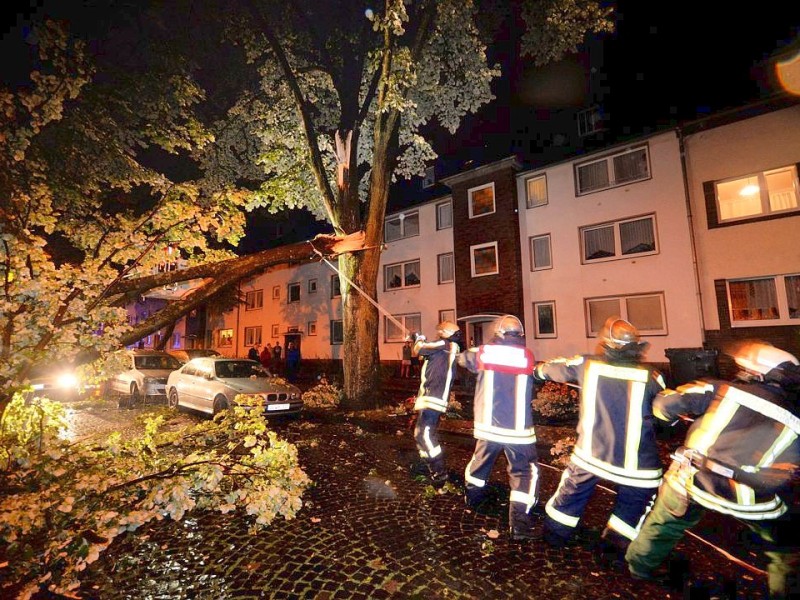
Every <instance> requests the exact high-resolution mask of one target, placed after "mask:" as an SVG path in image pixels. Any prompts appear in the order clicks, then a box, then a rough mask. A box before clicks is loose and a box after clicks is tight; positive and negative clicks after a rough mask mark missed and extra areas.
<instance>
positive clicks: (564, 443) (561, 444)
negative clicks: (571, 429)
mask: <svg viewBox="0 0 800 600" xmlns="http://www.w3.org/2000/svg"><path fill="white" fill-rule="evenodd" d="M576 441H577V438H575V437H572V436H570V437H565V438H561V439H560V440H556V443H555V444H553V447H552V448H550V454H551V455H552V456H555V458H554V459H553V464H554V465H557V466H559V467H566V466H567V463H569V457H570V456H571V455H572V449H573V448H574V447H575V442H576Z"/></svg>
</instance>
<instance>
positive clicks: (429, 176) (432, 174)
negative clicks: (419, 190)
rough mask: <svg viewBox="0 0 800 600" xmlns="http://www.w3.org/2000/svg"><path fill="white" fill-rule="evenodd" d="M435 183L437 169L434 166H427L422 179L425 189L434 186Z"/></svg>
mask: <svg viewBox="0 0 800 600" xmlns="http://www.w3.org/2000/svg"><path fill="white" fill-rule="evenodd" d="M435 183H436V169H435V168H434V167H426V169H425V177H423V179H422V187H423V189H424V188H429V187H433V184H435Z"/></svg>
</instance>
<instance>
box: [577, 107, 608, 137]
mask: <svg viewBox="0 0 800 600" xmlns="http://www.w3.org/2000/svg"><path fill="white" fill-rule="evenodd" d="M577 120H578V135H579V136H581V137H584V136H586V135H591V134H593V133H597V132H598V131H603V116H602V114H600V108H599V107H597V106H592V107H591V108H587V109H586V110H582V111H580V112H579V113H578V115H577Z"/></svg>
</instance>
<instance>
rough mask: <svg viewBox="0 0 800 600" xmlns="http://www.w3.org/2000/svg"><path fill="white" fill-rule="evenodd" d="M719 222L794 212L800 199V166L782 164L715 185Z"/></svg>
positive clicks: (799, 203) (799, 204)
mask: <svg viewBox="0 0 800 600" xmlns="http://www.w3.org/2000/svg"><path fill="white" fill-rule="evenodd" d="M714 187H715V194H716V209H717V214H718V217H719V222H720V223H722V222H727V221H737V220H741V219H749V218H753V217H759V216H764V215H772V214H780V213H787V212H794V211H797V209H798V208H799V207H800V202H798V189H800V188H798V180H797V167H796V166H794V165H793V166H790V167H782V168H780V169H773V170H771V171H762V172H760V173H754V174H752V175H748V176H746V177H738V178H736V179H730V180H727V181H718V182H716V183H715V184H714Z"/></svg>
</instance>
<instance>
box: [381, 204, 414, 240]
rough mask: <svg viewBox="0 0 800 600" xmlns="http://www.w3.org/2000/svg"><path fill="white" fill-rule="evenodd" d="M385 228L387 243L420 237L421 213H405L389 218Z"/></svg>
mask: <svg viewBox="0 0 800 600" xmlns="http://www.w3.org/2000/svg"><path fill="white" fill-rule="evenodd" d="M383 227H384V228H383V237H384V240H385V241H387V242H393V241H395V240H400V239H403V238H408V237H413V236H415V235H419V212H417V211H412V212H404V213H400V214H399V215H392V216H391V217H387V218H386V221H384V224H383Z"/></svg>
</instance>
